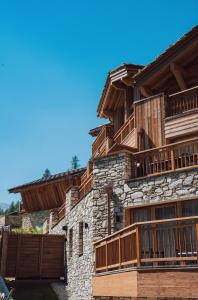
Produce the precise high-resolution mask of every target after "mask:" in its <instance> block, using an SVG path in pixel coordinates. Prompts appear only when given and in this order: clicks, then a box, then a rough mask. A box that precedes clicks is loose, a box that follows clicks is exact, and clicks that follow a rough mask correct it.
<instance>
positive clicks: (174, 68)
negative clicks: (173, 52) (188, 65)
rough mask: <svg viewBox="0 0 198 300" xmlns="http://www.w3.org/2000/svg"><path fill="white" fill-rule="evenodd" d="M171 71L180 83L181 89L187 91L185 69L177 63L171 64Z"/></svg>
mask: <svg viewBox="0 0 198 300" xmlns="http://www.w3.org/2000/svg"><path fill="white" fill-rule="evenodd" d="M170 71H171V72H172V73H173V75H174V76H175V79H176V81H177V83H178V86H179V88H180V89H181V90H182V91H183V90H186V89H187V84H186V82H185V80H184V77H183V75H184V74H185V71H184V69H183V68H182V67H181V66H179V65H177V64H176V63H173V62H172V63H171V64H170Z"/></svg>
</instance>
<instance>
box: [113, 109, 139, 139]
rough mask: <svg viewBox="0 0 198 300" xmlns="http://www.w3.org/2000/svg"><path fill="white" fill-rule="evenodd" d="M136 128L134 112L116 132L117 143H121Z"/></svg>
mask: <svg viewBox="0 0 198 300" xmlns="http://www.w3.org/2000/svg"><path fill="white" fill-rule="evenodd" d="M134 128H135V122H134V114H132V115H131V116H130V117H129V118H128V120H127V121H126V122H125V123H124V124H123V125H122V127H121V128H120V129H119V130H118V131H117V132H116V134H114V136H113V140H114V142H116V143H117V144H121V143H122V142H123V141H124V139H125V138H126V137H127V136H128V135H129V133H131V132H132V131H133V129H134Z"/></svg>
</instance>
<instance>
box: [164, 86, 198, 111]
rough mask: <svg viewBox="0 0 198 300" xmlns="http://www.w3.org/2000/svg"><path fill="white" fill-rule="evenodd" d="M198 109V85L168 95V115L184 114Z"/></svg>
mask: <svg viewBox="0 0 198 300" xmlns="http://www.w3.org/2000/svg"><path fill="white" fill-rule="evenodd" d="M193 109H198V86H196V87H193V88H191V89H188V90H185V91H182V92H179V93H175V94H173V95H170V96H168V98H167V103H166V117H171V116H175V115H178V114H182V113H183V112H186V111H190V110H193Z"/></svg>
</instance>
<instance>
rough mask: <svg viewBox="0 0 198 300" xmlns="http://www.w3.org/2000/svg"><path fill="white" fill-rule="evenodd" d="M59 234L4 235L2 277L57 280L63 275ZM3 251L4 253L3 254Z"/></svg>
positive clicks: (61, 238)
mask: <svg viewBox="0 0 198 300" xmlns="http://www.w3.org/2000/svg"><path fill="white" fill-rule="evenodd" d="M64 243H65V239H64V236H62V235H32V234H10V233H4V234H3V239H2V245H1V247H2V248H3V249H4V248H6V249H4V251H2V255H1V262H4V264H2V266H3V269H2V268H1V274H2V273H3V275H4V276H5V277H15V278H26V279H27V278H57V279H58V278H60V277H62V276H64ZM5 250H6V251H5Z"/></svg>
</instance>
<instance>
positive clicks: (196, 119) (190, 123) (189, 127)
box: [165, 109, 198, 139]
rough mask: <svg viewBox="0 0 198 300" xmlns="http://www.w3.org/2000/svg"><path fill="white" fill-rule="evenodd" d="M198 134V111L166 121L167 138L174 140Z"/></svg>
mask: <svg viewBox="0 0 198 300" xmlns="http://www.w3.org/2000/svg"><path fill="white" fill-rule="evenodd" d="M193 132H198V109H197V110H195V111H191V112H187V113H183V114H180V115H177V116H175V117H169V118H166V120H165V138H166V139H174V138H177V137H179V136H184V135H186V136H188V135H190V134H192V133H193Z"/></svg>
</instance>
